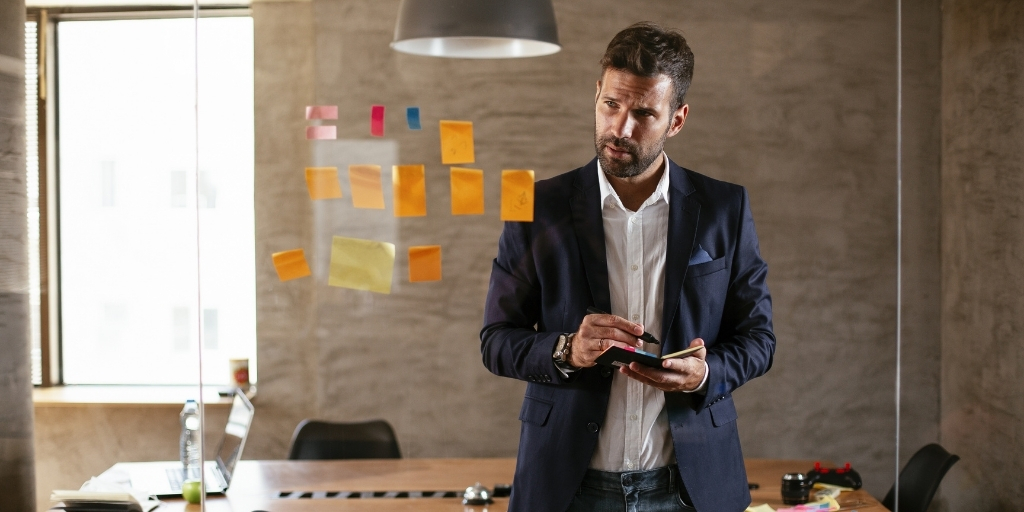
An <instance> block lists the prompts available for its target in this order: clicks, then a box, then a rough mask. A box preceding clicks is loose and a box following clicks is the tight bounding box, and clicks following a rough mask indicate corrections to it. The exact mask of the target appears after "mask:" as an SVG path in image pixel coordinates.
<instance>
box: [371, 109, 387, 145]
mask: <svg viewBox="0 0 1024 512" xmlns="http://www.w3.org/2000/svg"><path fill="white" fill-rule="evenodd" d="M370 135H373V136H374V137H383V136H384V105H374V106H373V107H371V108H370Z"/></svg>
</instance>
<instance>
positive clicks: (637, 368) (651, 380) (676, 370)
mask: <svg viewBox="0 0 1024 512" xmlns="http://www.w3.org/2000/svg"><path fill="white" fill-rule="evenodd" d="M696 346H701V347H702V346H704V340H702V339H700V338H696V339H694V340H693V341H691V342H690V347H696ZM707 353H708V351H707V349H700V350H698V351H696V352H694V353H693V354H691V355H689V356H687V357H682V358H675V359H666V360H664V361H662V362H661V369H658V368H651V367H650V366H646V365H642V364H640V363H630V364H629V366H623V367H621V369H620V371H621V372H622V373H623V374H625V375H626V376H628V377H630V378H633V379H636V380H638V381H640V382H643V383H644V384H647V385H648V386H654V387H656V388H658V389H660V390H662V391H667V392H672V391H694V390H696V389H697V388H698V387H699V386H700V384H701V382H703V381H704V370H705V368H706V366H705V365H704V358H705V357H706V356H707Z"/></svg>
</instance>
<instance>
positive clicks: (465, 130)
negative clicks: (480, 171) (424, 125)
mask: <svg viewBox="0 0 1024 512" xmlns="http://www.w3.org/2000/svg"><path fill="white" fill-rule="evenodd" d="M475 161H476V157H475V156H474V154H473V123H472V122H470V121H441V163H442V164H471V163H473V162H475Z"/></svg>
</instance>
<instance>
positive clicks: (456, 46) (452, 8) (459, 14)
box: [391, 0, 561, 59]
mask: <svg viewBox="0 0 1024 512" xmlns="http://www.w3.org/2000/svg"><path fill="white" fill-rule="evenodd" d="M391 47H392V48H394V49H395V50H397V51H400V52H403V53H411V54H414V55H429V56H433V57H452V58H462V59H508V58H516V57H538V56H541V55H550V54H552V53H555V52H557V51H558V50H560V49H561V46H559V44H558V27H557V25H556V24H555V9H554V7H553V6H552V5H551V0H402V5H401V7H399V11H398V22H397V23H396V25H395V40H394V41H393V42H392V43H391Z"/></svg>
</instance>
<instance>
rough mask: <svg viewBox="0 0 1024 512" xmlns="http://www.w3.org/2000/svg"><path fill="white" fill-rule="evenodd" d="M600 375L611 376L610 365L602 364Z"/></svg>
mask: <svg viewBox="0 0 1024 512" xmlns="http://www.w3.org/2000/svg"><path fill="white" fill-rule="evenodd" d="M601 376H602V377H611V376H612V369H611V367H610V366H602V367H601Z"/></svg>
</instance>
